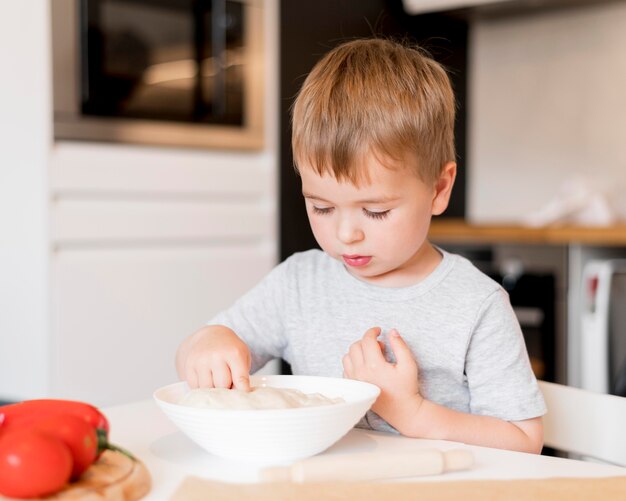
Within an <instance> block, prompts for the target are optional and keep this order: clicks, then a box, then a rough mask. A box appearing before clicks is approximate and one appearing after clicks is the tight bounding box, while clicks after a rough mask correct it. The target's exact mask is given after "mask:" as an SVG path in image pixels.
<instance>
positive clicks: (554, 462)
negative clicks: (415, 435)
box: [103, 400, 626, 501]
mask: <svg viewBox="0 0 626 501" xmlns="http://www.w3.org/2000/svg"><path fill="white" fill-rule="evenodd" d="M103 412H104V413H105V414H106V416H107V417H108V418H109V421H110V424H111V433H110V440H111V442H112V443H114V444H116V445H119V446H121V447H124V448H126V449H128V450H129V451H130V452H132V453H133V454H135V455H136V456H138V457H139V458H140V459H141V460H142V461H143V462H144V463H145V465H146V466H147V468H148V470H149V471H150V474H151V476H152V482H153V485H152V490H151V492H150V494H149V495H148V496H147V497H145V498H144V499H145V500H146V501H151V500H166V499H168V498H169V497H170V496H171V495H172V494H173V493H174V491H175V490H176V488H177V487H178V486H179V484H180V483H181V481H182V480H183V479H184V478H185V477H186V476H188V475H194V476H198V477H203V478H207V479H211V480H219V481H224V482H239V483H248V482H256V481H257V480H258V472H259V468H260V467H259V465H254V464H247V463H241V462H236V461H232V460H226V459H221V458H218V457H216V456H213V455H211V454H209V453H208V452H205V451H204V450H203V449H201V448H200V447H199V446H197V445H196V444H195V443H194V442H192V441H191V440H190V439H189V438H187V437H186V436H185V435H183V434H182V433H181V432H179V431H178V429H177V428H176V427H175V426H174V424H172V423H171V422H170V421H169V419H168V418H167V417H166V416H165V414H163V413H162V412H161V410H160V409H159V408H158V407H157V405H156V404H155V403H154V402H153V401H152V400H144V401H140V402H136V403H131V404H126V405H120V406H116V407H108V408H105V409H103ZM428 448H438V449H441V450H447V449H459V448H461V449H467V450H471V451H472V452H473V454H474V458H475V465H474V467H473V468H472V469H471V470H468V471H462V472H451V473H445V474H443V475H434V476H430V477H416V478H415V479H411V480H423V481H441V480H477V479H514V478H547V477H605V476H624V475H626V468H621V467H618V466H612V465H607V464H599V463H593V462H586V461H576V460H571V459H563V458H555V457H547V456H539V455H534V454H525V453H521V452H511V451H503V450H499V449H489V448H486V447H476V446H469V445H465V444H460V443H456V442H446V441H441V440H423V439H412V438H406V437H401V436H396V435H389V434H385V433H378V432H371V431H365V430H358V429H354V430H352V431H350V432H349V433H348V434H347V435H346V436H345V437H344V438H342V439H341V440H340V441H339V442H337V443H336V444H335V445H333V446H332V447H331V448H330V449H328V450H327V451H325V452H324V453H323V454H342V453H347V452H375V451H381V452H382V451H384V452H393V451H405V452H406V451H416V450H420V449H428Z"/></svg>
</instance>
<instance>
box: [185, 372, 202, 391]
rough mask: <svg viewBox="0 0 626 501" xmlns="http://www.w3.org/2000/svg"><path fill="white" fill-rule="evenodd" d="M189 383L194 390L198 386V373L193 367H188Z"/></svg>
mask: <svg viewBox="0 0 626 501" xmlns="http://www.w3.org/2000/svg"><path fill="white" fill-rule="evenodd" d="M186 379H187V384H188V385H189V388H191V389H192V390H194V389H196V388H198V384H199V383H198V373H197V372H196V371H195V370H193V369H187V377H186Z"/></svg>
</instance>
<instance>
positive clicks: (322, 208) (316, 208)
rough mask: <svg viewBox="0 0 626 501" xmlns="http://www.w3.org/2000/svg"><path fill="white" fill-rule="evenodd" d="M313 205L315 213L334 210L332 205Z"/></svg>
mask: <svg viewBox="0 0 626 501" xmlns="http://www.w3.org/2000/svg"><path fill="white" fill-rule="evenodd" d="M312 207H313V213H314V214H330V212H331V211H332V210H333V208H332V207H316V206H315V205H312Z"/></svg>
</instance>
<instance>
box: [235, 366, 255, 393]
mask: <svg viewBox="0 0 626 501" xmlns="http://www.w3.org/2000/svg"><path fill="white" fill-rule="evenodd" d="M230 372H231V376H232V380H233V388H235V389H236V390H243V391H250V372H249V371H248V369H247V368H244V367H242V366H239V365H237V366H234V367H233V366H231V368H230Z"/></svg>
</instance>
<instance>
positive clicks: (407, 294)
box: [176, 39, 545, 453]
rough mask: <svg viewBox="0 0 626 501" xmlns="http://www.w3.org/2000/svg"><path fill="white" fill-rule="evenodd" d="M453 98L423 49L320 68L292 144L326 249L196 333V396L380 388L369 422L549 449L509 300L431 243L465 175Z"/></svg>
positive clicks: (384, 50) (328, 59) (189, 369)
mask: <svg viewBox="0 0 626 501" xmlns="http://www.w3.org/2000/svg"><path fill="white" fill-rule="evenodd" d="M454 106H455V105H454V96H453V93H452V89H451V86H450V82H449V80H448V77H447V75H446V73H445V71H444V70H443V69H442V68H441V67H440V66H439V65H438V64H437V63H435V62H434V61H433V60H431V59H429V58H428V57H426V56H424V55H423V54H422V53H421V52H420V51H419V50H417V49H412V48H409V47H405V46H403V45H400V44H397V43H395V42H391V41H387V40H379V39H372V40H356V41H351V42H348V43H345V44H343V45H341V46H339V47H337V48H335V49H334V50H332V51H331V52H330V53H328V54H327V55H326V56H325V57H324V58H323V59H322V60H321V61H320V62H319V63H318V64H317V65H316V66H315V68H314V69H313V70H312V72H311V73H310V75H309V76H308V78H307V79H306V81H305V82H304V85H303V87H302V89H301V91H300V93H299V95H298V97H297V99H296V102H295V105H294V108H293V140H292V146H293V151H294V159H295V163H296V165H297V169H298V171H299V173H300V176H301V178H302V193H303V195H304V199H305V203H306V208H307V213H308V217H309V222H310V224H311V228H312V230H313V234H314V235H315V238H316V240H317V242H318V243H319V245H320V247H321V248H322V251H323V252H322V251H320V250H310V251H307V252H303V253H297V254H295V255H293V256H291V257H290V258H289V259H287V260H286V261H284V262H283V263H281V264H280V265H278V266H277V267H276V268H274V270H273V271H271V272H270V273H269V274H268V275H267V277H265V278H264V279H263V280H262V281H261V283H259V284H258V285H257V286H256V287H255V288H253V289H252V290H251V291H250V292H248V293H247V294H246V295H244V296H243V297H242V298H240V299H239V300H238V301H237V302H236V303H235V304H234V305H233V306H232V307H231V308H230V309H228V310H227V311H225V312H222V313H221V314H219V315H218V316H217V317H216V318H214V319H213V320H212V321H211V322H210V324H209V325H208V326H206V327H204V328H202V329H201V330H199V331H198V332H196V333H195V334H193V335H192V336H190V337H189V338H187V339H186V340H185V341H184V342H183V343H182V344H181V346H180V348H179V350H178V353H177V361H176V362H177V369H178V373H179V375H180V377H181V378H183V379H185V380H187V381H188V382H189V384H190V385H191V387H214V386H215V387H226V388H230V387H234V388H239V389H244V390H247V389H249V373H250V370H252V371H255V370H257V369H258V368H260V367H262V366H263V365H264V364H265V363H266V362H267V361H268V360H270V359H272V358H275V357H282V358H284V359H285V360H286V361H287V362H289V363H290V364H291V367H292V370H293V372H294V374H308V375H323V376H335V377H341V376H344V377H348V378H351V379H358V380H361V381H367V382H370V383H373V384H375V385H377V386H379V387H380V389H381V394H380V397H379V398H378V400H377V401H376V403H375V404H374V405H373V406H372V409H371V411H370V412H368V414H367V415H366V416H365V418H364V420H363V421H362V422H361V426H366V427H369V428H372V429H374V430H381V431H397V432H399V433H401V434H403V435H407V436H410V437H423V438H432V439H444V440H454V441H460V442H465V443H468V444H476V445H483V446H488V447H498V448H505V449H513V450H519V451H526V452H534V453H539V452H540V451H541V448H542V443H543V427H542V420H541V416H542V415H543V414H544V413H545V404H544V402H543V398H542V395H541V393H540V391H539V389H538V386H537V382H536V380H535V377H534V375H533V373H532V371H531V369H530V364H529V361H528V355H527V353H526V349H525V345H524V340H523V337H522V334H521V330H520V327H519V324H518V322H517V320H516V318H515V315H514V313H513V310H512V308H511V306H510V304H509V300H508V296H507V294H506V292H505V291H504V290H503V289H502V288H501V287H500V286H499V285H498V284H497V283H496V282H494V281H492V280H491V279H490V278H488V277H487V276H486V275H484V274H482V273H481V272H480V271H478V270H477V269H476V268H475V267H474V266H473V265H472V264H471V263H470V262H469V261H467V260H466V259H464V258H462V257H460V256H456V255H453V254H450V253H447V252H445V251H443V250H441V249H439V248H436V247H434V246H433V245H432V244H430V243H429V242H428V240H427V234H428V228H429V224H430V220H431V217H432V216H433V215H439V214H441V213H442V212H443V211H444V210H445V209H446V207H447V205H448V200H449V198H450V192H451V190H452V186H453V184H454V179H455V175H456V164H455V162H454V159H455V152H454V140H453V125H454Z"/></svg>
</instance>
